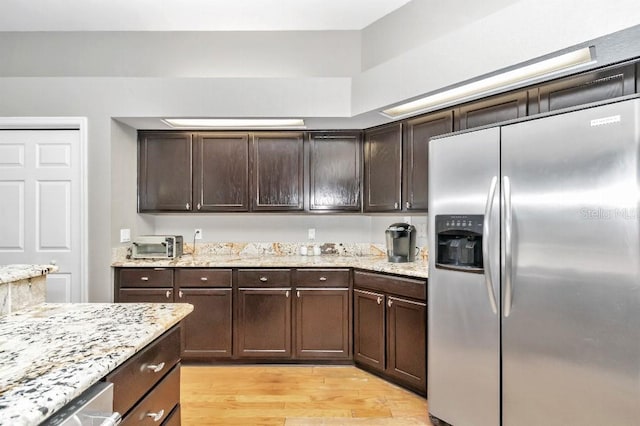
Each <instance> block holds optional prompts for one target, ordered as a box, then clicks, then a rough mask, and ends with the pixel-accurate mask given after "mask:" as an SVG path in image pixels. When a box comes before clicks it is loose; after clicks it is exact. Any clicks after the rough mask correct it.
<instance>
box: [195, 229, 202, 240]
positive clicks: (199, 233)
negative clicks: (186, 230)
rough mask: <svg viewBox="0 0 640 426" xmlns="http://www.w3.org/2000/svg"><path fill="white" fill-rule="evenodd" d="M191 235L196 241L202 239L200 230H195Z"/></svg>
mask: <svg viewBox="0 0 640 426" xmlns="http://www.w3.org/2000/svg"><path fill="white" fill-rule="evenodd" d="M193 235H195V239H196V240H201V239H202V228H196V229H195V231H193Z"/></svg>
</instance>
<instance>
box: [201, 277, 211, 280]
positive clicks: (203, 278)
mask: <svg viewBox="0 0 640 426" xmlns="http://www.w3.org/2000/svg"><path fill="white" fill-rule="evenodd" d="M200 281H209V278H207V277H200Z"/></svg>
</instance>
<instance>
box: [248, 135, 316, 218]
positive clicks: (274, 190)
mask: <svg viewBox="0 0 640 426" xmlns="http://www.w3.org/2000/svg"><path fill="white" fill-rule="evenodd" d="M252 139H253V140H252V148H251V169H252V177H251V209H252V210H253V211H282V210H285V211H286V210H303V208H304V187H303V180H304V174H303V165H304V148H303V146H304V145H303V143H304V139H303V133H301V132H260V133H254V134H253V138H252Z"/></svg>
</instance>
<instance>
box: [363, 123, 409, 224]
mask: <svg viewBox="0 0 640 426" xmlns="http://www.w3.org/2000/svg"><path fill="white" fill-rule="evenodd" d="M364 194H365V196H364V211H365V212H381V211H396V210H400V209H401V205H400V201H401V200H400V198H401V195H402V125H401V124H392V125H389V126H384V127H380V128H377V129H373V130H369V131H366V132H365V134H364Z"/></svg>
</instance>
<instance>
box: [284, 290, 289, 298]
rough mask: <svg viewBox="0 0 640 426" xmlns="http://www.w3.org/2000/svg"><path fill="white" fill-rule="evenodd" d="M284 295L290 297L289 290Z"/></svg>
mask: <svg viewBox="0 0 640 426" xmlns="http://www.w3.org/2000/svg"><path fill="white" fill-rule="evenodd" d="M284 295H285V296H286V297H287V298H288V297H289V290H287V291H285V293H284Z"/></svg>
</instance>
